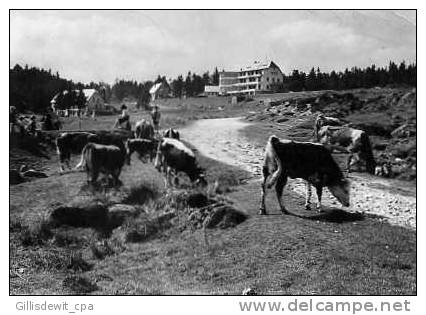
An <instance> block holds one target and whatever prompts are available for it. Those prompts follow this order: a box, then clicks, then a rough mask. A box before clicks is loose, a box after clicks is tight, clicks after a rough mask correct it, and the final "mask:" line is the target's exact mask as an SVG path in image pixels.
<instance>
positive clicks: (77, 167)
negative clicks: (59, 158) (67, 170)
mask: <svg viewBox="0 0 426 315" xmlns="http://www.w3.org/2000/svg"><path fill="white" fill-rule="evenodd" d="M88 149H89V146H88V144H86V145H85V146H84V148H83V150H82V151H81V159H80V162H79V163H78V164H77V165H76V166H75V167H74V170H75V171H76V170H78V169H79V168H81V167H82V166H83V165H84V164H85V162H86V152H87V150H88Z"/></svg>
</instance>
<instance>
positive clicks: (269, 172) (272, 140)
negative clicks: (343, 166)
mask: <svg viewBox="0 0 426 315" xmlns="http://www.w3.org/2000/svg"><path fill="white" fill-rule="evenodd" d="M262 172H263V181H262V200H261V204H260V210H259V214H266V208H265V196H266V188H271V187H273V186H274V185H275V190H276V194H277V198H278V203H279V205H280V209H281V212H282V213H283V214H287V213H288V211H287V209H286V207H285V205H284V203H283V201H282V193H283V189H284V187H285V185H286V183H287V178H288V177H290V178H302V179H304V180H305V185H306V201H305V208H306V209H310V199H311V185H313V186H314V187H315V188H316V193H317V200H318V202H317V210H318V211H321V196H322V189H323V187H328V189H329V190H330V192H331V193H332V194H333V196H334V197H336V198H337V200H338V201H339V202H340V203H341V204H342V205H343V206H345V207H348V206H349V182H348V181H347V180H346V179H345V178H344V177H343V173H342V171H341V170H340V168H339V166H338V165H337V163H336V161H334V159H333V157H332V156H331V153H330V152H329V151H328V150H327V149H326V148H325V147H324V146H323V145H322V144H318V143H311V142H297V141H291V140H280V139H278V138H277V137H276V136H271V137H269V139H268V142H267V144H266V148H265V159H264V162H263V168H262ZM269 177H270V180H269V182H268V183H267V180H268V178H269Z"/></svg>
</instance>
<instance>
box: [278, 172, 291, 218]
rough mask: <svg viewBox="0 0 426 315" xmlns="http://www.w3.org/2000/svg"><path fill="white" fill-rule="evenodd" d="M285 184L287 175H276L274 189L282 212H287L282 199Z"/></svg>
mask: <svg viewBox="0 0 426 315" xmlns="http://www.w3.org/2000/svg"><path fill="white" fill-rule="evenodd" d="M286 184H287V175H283V174H281V175H280V177H278V179H277V183H276V184H275V191H276V193H277V199H278V203H279V205H280V210H281V212H282V213H283V214H287V213H288V211H287V209H286V208H285V206H284V203H283V201H282V195H283V190H284V187H285V185H286Z"/></svg>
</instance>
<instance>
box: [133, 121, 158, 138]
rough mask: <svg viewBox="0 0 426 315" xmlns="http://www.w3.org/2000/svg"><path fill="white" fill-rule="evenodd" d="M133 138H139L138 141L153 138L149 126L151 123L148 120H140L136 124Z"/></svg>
mask: <svg viewBox="0 0 426 315" xmlns="http://www.w3.org/2000/svg"><path fill="white" fill-rule="evenodd" d="M135 138H139V139H153V138H154V127H153V126H152V125H151V123H150V122H149V121H148V120H146V119H142V120H140V121H138V122H137V123H136V126H135Z"/></svg>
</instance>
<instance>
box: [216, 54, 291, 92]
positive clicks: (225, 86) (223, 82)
mask: <svg viewBox="0 0 426 315" xmlns="http://www.w3.org/2000/svg"><path fill="white" fill-rule="evenodd" d="M283 78H284V76H283V73H282V71H281V69H280V67H278V65H277V64H276V63H275V62H273V61H269V62H263V63H262V62H259V61H255V62H254V64H252V65H250V66H246V67H244V68H241V69H240V70H239V71H222V72H219V93H220V94H222V95H225V94H231V95H232V94H249V95H254V94H256V93H258V92H260V93H267V92H273V91H274V89H275V87H276V86H277V85H279V84H282V82H283Z"/></svg>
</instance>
